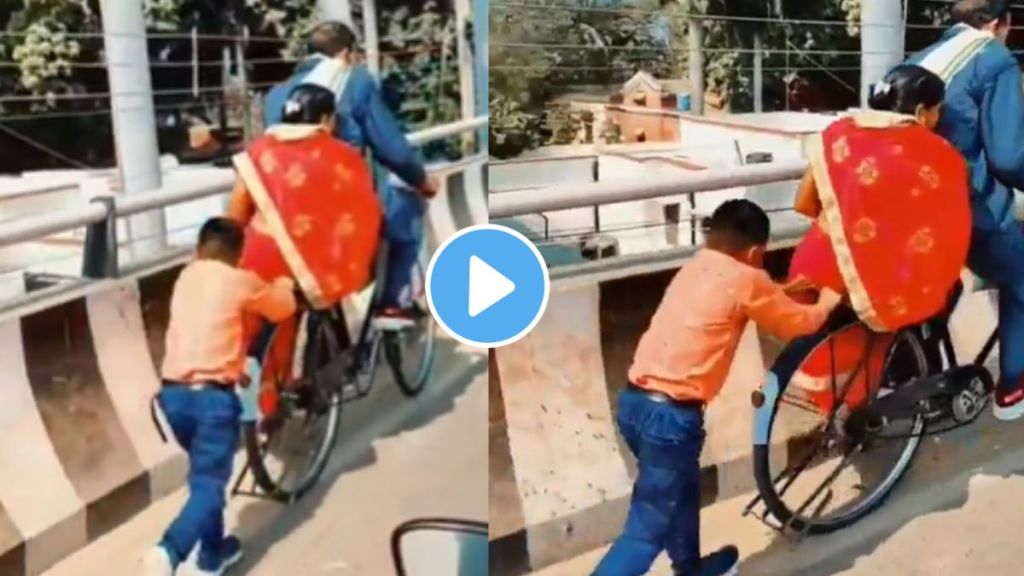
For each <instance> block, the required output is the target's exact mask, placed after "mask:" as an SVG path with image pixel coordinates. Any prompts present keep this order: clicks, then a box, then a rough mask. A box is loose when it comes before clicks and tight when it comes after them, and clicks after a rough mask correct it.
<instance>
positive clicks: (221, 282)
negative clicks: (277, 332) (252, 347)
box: [162, 260, 296, 383]
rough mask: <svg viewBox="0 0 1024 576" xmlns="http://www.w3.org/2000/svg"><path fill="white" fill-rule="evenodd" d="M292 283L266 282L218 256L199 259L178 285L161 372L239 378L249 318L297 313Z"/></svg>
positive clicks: (185, 377) (188, 377) (188, 378)
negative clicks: (222, 260)
mask: <svg viewBox="0 0 1024 576" xmlns="http://www.w3.org/2000/svg"><path fill="white" fill-rule="evenodd" d="M292 290H293V284H292V282H291V281H290V280H288V279H281V280H279V281H277V282H274V283H272V284H267V283H266V282H264V281H263V280H261V279H260V278H259V277H258V276H256V275H255V274H253V273H252V272H248V271H245V270H240V269H238V268H233V267H231V266H228V265H227V264H224V263H223V262H220V261H217V260H196V261H195V262H192V263H191V264H189V265H188V266H186V267H185V269H184V270H182V271H181V275H180V276H179V277H178V281H177V282H176V283H175V285H174V295H173V296H172V297H171V321H170V325H169V326H168V327H167V353H166V356H165V357H164V365H163V370H162V375H163V377H164V378H165V379H167V380H178V381H184V382H202V381H211V380H212V381H218V382H225V383H227V382H230V383H234V382H237V381H238V379H239V378H240V377H241V375H242V368H243V365H244V363H245V346H246V335H245V320H246V319H247V318H250V317H251V316H252V315H259V316H262V317H264V318H266V319H268V320H270V321H271V322H280V321H282V320H285V319H287V318H289V317H290V316H291V315H292V314H294V313H295V306H296V304H295V296H294V294H293V293H292Z"/></svg>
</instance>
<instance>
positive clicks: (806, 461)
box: [778, 428, 829, 498]
mask: <svg viewBox="0 0 1024 576" xmlns="http://www.w3.org/2000/svg"><path fill="white" fill-rule="evenodd" d="M822 432H823V434H822V438H821V440H819V441H818V446H817V447H816V448H815V449H814V450H812V451H810V452H809V453H808V454H807V456H806V457H805V458H804V460H803V462H801V463H800V464H799V465H798V466H797V467H796V469H792V468H790V467H789V466H788V465H787V466H786V470H793V472H792V473H791V474H790V476H789V479H787V480H786V483H785V484H784V485H783V486H782V489H781V490H779V491H778V494H779V498H782V497H783V496H785V494H786V492H787V491H788V490H789V488H790V487H791V486H792V485H793V483H794V482H796V479H797V477H798V476H799V475H800V474H802V473H803V471H804V470H805V469H807V467H808V466H810V464H811V461H812V460H814V456H816V455H817V454H818V451H819V450H820V449H821V448H822V447H823V446H825V445H826V444H827V443H828V439H829V434H828V432H827V428H823V429H822ZM783 473H785V470H784V471H783Z"/></svg>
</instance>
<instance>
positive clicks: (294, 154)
mask: <svg viewBox="0 0 1024 576" xmlns="http://www.w3.org/2000/svg"><path fill="white" fill-rule="evenodd" d="M334 101H335V96H334V94H333V93H332V92H331V91H330V90H327V89H326V88H322V87H320V86H315V85H312V84H303V85H300V86H297V87H296V88H295V89H294V90H293V91H292V93H291V95H290V96H289V98H288V100H287V102H286V103H285V106H284V124H281V125H278V126H274V127H272V128H270V129H269V130H268V131H267V133H266V134H265V135H264V136H263V137H262V138H259V139H257V140H255V141H254V142H253V143H252V144H250V145H249V147H248V148H247V149H246V151H245V152H243V153H241V154H238V155H237V156H235V158H234V164H235V168H236V170H237V171H238V183H237V184H236V186H235V190H234V192H233V193H232V196H231V202H230V205H229V208H228V216H229V217H231V218H233V219H235V220H237V221H238V222H240V223H242V224H243V225H245V226H247V229H246V241H245V253H244V254H243V256H242V266H244V267H246V268H250V269H252V270H253V271H255V272H256V273H257V274H259V275H260V276H262V277H264V278H266V279H267V280H271V279H273V278H274V277H276V276H281V275H292V276H294V277H295V279H296V282H297V284H298V285H299V287H300V288H301V289H302V291H303V293H304V294H305V296H306V298H307V299H308V300H309V302H310V303H311V304H312V305H313V306H314V307H316V308H325V307H328V306H331V305H333V304H336V303H337V302H338V301H340V300H341V299H342V298H343V297H345V296H347V295H348V294H351V293H352V292H355V291H357V290H359V289H361V288H363V287H364V286H365V285H366V284H367V282H368V281H369V279H370V272H371V266H372V264H373V261H374V257H375V256H376V253H377V242H378V238H379V233H380V222H381V208H380V202H379V200H378V199H377V195H376V194H375V193H374V190H373V180H372V176H371V175H370V171H369V169H367V167H366V163H365V161H364V160H363V157H362V155H361V154H360V153H359V151H358V150H356V149H355V148H352V147H351V146H348V145H347V144H344V143H342V142H340V141H338V140H337V139H335V138H334V137H333V136H332V133H333V130H334V122H335V113H334Z"/></svg>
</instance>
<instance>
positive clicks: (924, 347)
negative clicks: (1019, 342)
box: [744, 283, 998, 535]
mask: <svg viewBox="0 0 1024 576" xmlns="http://www.w3.org/2000/svg"><path fill="white" fill-rule="evenodd" d="M962 292H963V291H962V285H960V284H959V283H958V284H957V286H956V287H955V289H954V291H953V292H952V293H951V295H950V301H949V306H948V307H947V309H946V310H945V311H944V313H943V314H940V315H937V316H936V317H935V318H932V319H930V320H928V321H925V322H923V323H921V324H919V325H917V326H913V327H910V328H906V329H904V330H906V331H911V332H912V333H914V335H915V336H916V337H917V340H918V342H919V344H920V347H919V348H918V350H919V351H920V352H921V353H923V355H924V357H923V360H924V362H925V366H927V367H928V369H927V375H928V377H929V378H931V377H942V376H941V375H942V374H945V373H948V372H950V371H954V370H958V369H960V368H967V367H971V368H972V369H975V370H978V371H979V372H981V373H984V374H988V375H989V386H991V373H990V372H989V371H988V370H987V369H986V368H985V366H984V365H985V362H986V361H987V360H988V358H989V356H990V355H991V353H992V350H993V349H994V348H995V345H996V343H997V341H998V326H997V327H996V329H995V330H993V332H992V334H991V335H990V336H989V337H988V339H987V340H986V341H985V343H984V345H983V346H982V348H981V350H980V351H979V352H978V354H977V355H976V356H975V358H974V360H973V362H972V363H970V364H966V365H961V364H960V363H959V360H958V358H957V354H956V350H955V347H954V345H953V339H952V335H951V332H950V328H949V320H950V317H951V314H952V310H953V308H954V306H955V304H956V303H957V302H958V301H959V299H960V296H961V295H962ZM850 325H851V324H843V325H842V326H840V327H839V328H838V329H836V330H832V331H830V332H828V333H827V334H826V335H824V336H823V338H822V339H821V340H820V341H815V342H814V344H813V346H811V348H810V349H809V350H803V349H801V348H795V349H794V350H793V356H794V357H793V358H783V357H781V356H780V360H781V363H782V364H783V366H782V368H781V370H780V372H782V373H783V374H786V370H787V369H788V368H792V367H793V363H794V362H795V365H796V366H797V367H798V366H799V365H800V363H802V362H803V361H804V360H805V359H806V358H807V357H809V356H810V354H812V353H813V352H814V351H815V350H817V349H818V347H819V346H821V345H822V344H823V343H825V342H828V343H830V344H831V343H832V342H833V340H832V337H833V336H834V335H835V334H837V333H839V332H841V331H842V330H846V329H848V328H849V326H850ZM897 334H899V333H897ZM897 338H898V336H897ZM894 342H895V341H894ZM873 348H874V339H873V338H869V340H868V344H867V347H866V350H865V352H864V354H863V355H862V357H861V359H860V361H859V362H858V364H857V366H856V367H855V369H854V371H853V373H852V374H851V375H850V376H849V377H848V378H847V379H846V382H845V383H844V384H843V385H842V386H837V374H836V368H835V364H834V359H835V354H834V349H833V354H832V358H833V365H832V367H831V385H832V393H833V396H832V397H833V398H834V403H833V406H832V409H831V410H830V412H829V413H828V414H827V415H823V416H827V421H826V423H825V425H824V428H822V429H823V430H829V429H831V428H832V427H834V425H835V419H836V416H837V411H838V408H839V407H840V406H841V405H843V404H844V402H845V399H846V395H847V393H848V392H849V390H850V388H851V384H852V382H853V380H854V378H855V377H856V376H857V375H858V373H859V371H860V370H861V369H864V368H865V366H866V365H867V363H868V359H869V358H870V356H871V354H872V353H873V352H874V349H873ZM785 353H786V352H784V354H785ZM890 358H891V357H890V356H888V355H887V359H886V362H887V363H888V362H889V361H890V360H889V359H890ZM919 358H920V356H919ZM788 380H792V376H791V375H790V376H789V379H788ZM789 384H790V382H789V381H787V382H785V383H780V382H779V376H778V375H777V374H776V373H775V372H773V371H769V372H768V377H767V379H766V382H765V384H764V385H763V386H762V388H761V390H760V391H757V392H755V393H754V395H753V398H752V400H753V405H754V407H755V414H754V448H755V450H759V449H761V450H764V449H767V446H768V444H769V441H770V440H769V435H770V432H771V428H772V423H773V420H774V418H775V415H776V413H777V407H778V404H779V403H780V402H783V401H787V400H785V399H783V398H781V397H780V395H782V394H784V393H785V390H786V388H787V387H788V385H789ZM867 385H868V387H869V390H871V391H870V394H869V397H868V399H867V400H866V402H865V404H868V403H872V402H876V401H877V400H878V399H879V396H878V394H879V391H880V388H879V389H874V390H872V388H873V387H871V385H870V380H869V382H868V384H867ZM886 398H889V399H890V400H891V399H893V398H895V396H886ZM788 402H789V403H790V404H795V405H798V407H800V406H799V403H798V402H793V401H788ZM920 417H921V416H917V417H916V418H920ZM972 421H973V418H971V419H970V420H966V421H962V422H958V424H957V425H954V426H952V427H946V428H941V429H938V430H935V431H933V433H942V432H946V431H949V430H951V429H953V428H957V427H960V426H964V425H967V424H969V423H970V422H972ZM921 422H923V423H922V424H918V428H916V431H915V432H914V433H913V434H915V435H924V434H926V433H928V431H927V421H926V420H924V421H921ZM850 423H852V420H851V421H850ZM824 437H825V438H826V439H827V438H828V434H826V435H824ZM902 437H909V436H902ZM880 438H884V439H898V438H899V437H888V438H886V437H880ZM858 444H859V443H858ZM823 446H825V444H824V443H820V444H819V445H818V446H817V447H816V448H815V449H814V450H812V451H811V452H810V453H809V454H808V455H807V456H806V457H805V458H804V459H803V461H802V462H800V463H799V464H798V465H797V466H795V467H791V466H787V467H786V469H785V470H784V471H783V472H782V473H781V474H778V475H777V476H776V477H774V478H772V484H773V485H775V486H776V493H777V495H778V497H781V496H782V495H783V494H784V493H785V492H786V491H787V490H788V488H789V486H790V485H792V484H793V482H795V480H796V478H797V477H798V476H799V475H800V474H801V473H802V472H803V471H804V469H805V468H806V467H807V466H808V465H809V464H810V462H811V461H813V459H814V457H815V456H816V455H817V453H818V452H820V451H821V449H822V447H823ZM852 453H853V452H852V451H850V452H847V451H846V450H845V449H844V456H843V462H842V463H841V464H840V466H839V467H837V469H836V470H835V471H834V472H833V474H832V475H830V476H829V477H828V478H827V479H826V480H825V481H824V482H823V483H822V484H820V485H819V486H818V488H817V489H816V490H815V491H814V493H813V494H812V495H811V496H810V498H808V499H807V500H806V501H805V502H804V503H803V505H801V506H799V507H798V508H797V509H795V510H794V511H793V513H792V515H791V516H790V517H789V518H788V520H787V521H786V522H785V523H783V524H780V525H779V526H773V525H772V524H771V523H769V522H767V515H768V513H769V512H768V510H767V509H766V510H765V512H764V514H763V515H762V514H758V515H759V516H761V520H762V521H763V522H765V523H766V524H767V525H769V526H771V527H772V528H775V529H777V530H779V531H781V532H783V533H785V532H787V531H788V529H789V528H791V526H792V524H793V522H795V521H796V520H797V519H798V517H801V515H803V514H804V512H805V510H807V508H808V506H809V505H810V504H811V503H813V502H814V501H815V499H817V498H818V496H819V495H820V494H821V493H822V491H823V490H825V489H827V487H828V486H829V485H830V484H831V483H832V481H833V480H834V478H835V476H837V473H838V472H839V471H840V470H842V468H843V467H844V465H845V462H846V460H847V459H848V458H849V457H850V455H851V454H852ZM911 457H912V456H911ZM907 466H909V463H908V464H907ZM783 480H784V484H783V485H782V486H779V485H778V484H779V482H780V481H783ZM761 500H762V496H761V494H760V493H759V494H758V496H757V497H755V498H754V500H752V501H751V502H750V503H749V504H748V505H747V507H746V510H745V512H744V515H747V514H749V513H750V512H752V510H753V507H754V506H755V505H756V504H757V503H758V502H759V501H761ZM827 503H828V498H826V500H825V501H824V502H822V503H821V504H820V505H819V506H818V509H817V510H815V511H813V512H812V516H817V515H818V513H819V512H820V510H821V509H823V507H824V506H825V505H827ZM801 522H802V523H803V525H804V529H803V530H802V531H801V532H802V533H803V532H806V531H807V530H809V529H810V526H811V524H810V523H808V522H806V521H805V520H804V519H802V518H801ZM801 535H802V534H801Z"/></svg>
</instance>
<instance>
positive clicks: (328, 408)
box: [243, 313, 345, 501]
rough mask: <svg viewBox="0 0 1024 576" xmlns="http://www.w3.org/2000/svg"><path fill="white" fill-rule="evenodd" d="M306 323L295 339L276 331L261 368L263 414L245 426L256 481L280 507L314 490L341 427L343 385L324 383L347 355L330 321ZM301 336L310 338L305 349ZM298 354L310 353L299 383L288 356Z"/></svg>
mask: <svg viewBox="0 0 1024 576" xmlns="http://www.w3.org/2000/svg"><path fill="white" fill-rule="evenodd" d="M304 320H308V329H307V330H304V331H299V337H298V338H297V339H296V338H294V337H293V335H294V333H295V331H294V329H292V330H290V331H289V330H288V329H286V328H285V327H278V328H277V329H275V331H274V336H273V337H272V339H271V344H270V346H268V348H267V351H266V353H265V354H264V357H263V362H262V391H261V398H260V412H261V413H260V415H259V418H258V419H257V421H256V422H254V423H247V424H244V425H243V434H244V436H245V445H246V452H247V455H248V459H249V466H250V469H251V470H252V473H253V477H254V478H255V480H256V483H257V484H258V485H259V487H260V488H261V489H262V490H263V491H264V492H266V493H267V494H268V495H269V496H271V497H272V498H274V499H277V500H280V501H293V500H296V499H298V498H300V497H302V495H303V494H305V493H306V492H307V491H308V490H309V489H310V488H312V487H313V486H314V485H315V484H316V481H317V480H318V479H319V477H320V475H321V474H323V472H324V469H325V468H326V466H327V461H328V460H329V458H330V454H331V450H332V448H333V446H334V443H335V441H336V440H337V437H338V431H339V428H340V425H341V383H340V382H329V381H326V380H328V378H329V376H327V375H328V374H333V371H323V370H321V368H323V367H325V366H326V365H327V364H328V362H330V361H331V360H332V359H335V358H337V357H338V356H339V355H340V354H342V353H345V351H342V350H340V347H339V346H338V343H337V338H336V337H335V336H334V334H332V333H331V332H330V331H331V327H332V322H331V319H330V318H329V317H328V316H326V315H324V314H321V313H312V314H310V315H309V316H308V317H304ZM303 324H305V322H303ZM289 332H291V333H289ZM303 334H308V344H307V345H305V346H303V345H301V344H302V340H304V338H303V337H302V335H303ZM296 340H298V342H299V345H298V346H296ZM296 349H299V350H305V351H306V353H305V354H303V357H304V359H305V362H304V363H303V364H304V366H303V368H302V370H301V373H303V374H306V375H308V376H307V377H305V378H302V379H300V380H298V381H295V380H293V379H292V378H291V374H293V373H294V372H295V370H294V368H293V365H292V364H293V362H292V357H293V354H292V353H289V352H292V351H294V350H296Z"/></svg>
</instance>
